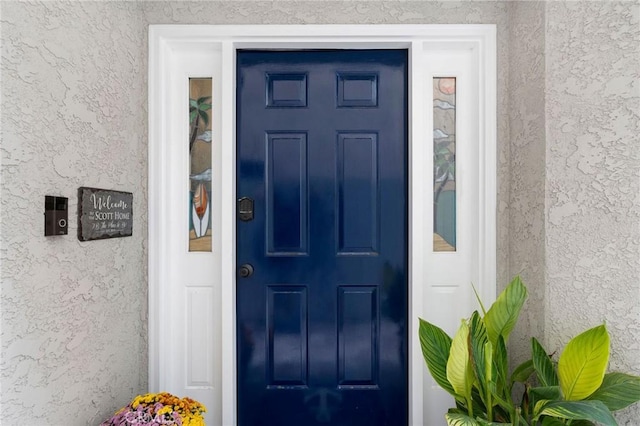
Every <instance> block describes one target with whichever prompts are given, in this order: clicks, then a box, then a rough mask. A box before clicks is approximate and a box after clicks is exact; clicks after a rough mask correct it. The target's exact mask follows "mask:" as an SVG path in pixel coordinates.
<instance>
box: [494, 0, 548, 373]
mask: <svg viewBox="0 0 640 426" xmlns="http://www.w3.org/2000/svg"><path fill="white" fill-rule="evenodd" d="M544 25H545V3H544V2H537V1H536V2H528V1H518V2H511V3H509V83H508V84H509V88H508V101H509V108H508V109H509V179H508V181H509V182H508V185H509V197H508V205H507V206H506V209H507V211H508V212H509V223H508V226H507V227H505V228H506V232H508V241H509V254H508V256H509V277H513V276H515V275H518V274H520V275H521V276H522V279H523V281H524V283H525V285H526V286H527V290H528V292H529V298H528V300H527V302H526V304H525V306H524V308H523V310H522V313H521V315H520V320H519V321H518V324H517V326H516V329H515V330H514V332H513V334H512V335H511V336H512V337H511V339H510V342H509V349H510V354H509V355H510V361H511V364H513V365H518V364H519V363H521V362H523V361H524V360H526V359H529V358H530V357H531V349H530V348H531V337H536V338H538V339H540V340H542V339H544V314H545V312H544V307H545V304H544V295H545V281H544V279H545V269H544V252H545V239H544V227H545V223H544V208H545V204H544V196H545V145H546V143H545V119H544V118H545V117H544V109H545V92H544V90H545V56H544V55H545V51H544V49H545V44H544V43H545V27H544ZM501 228H502V227H501ZM503 232H504V230H503Z"/></svg>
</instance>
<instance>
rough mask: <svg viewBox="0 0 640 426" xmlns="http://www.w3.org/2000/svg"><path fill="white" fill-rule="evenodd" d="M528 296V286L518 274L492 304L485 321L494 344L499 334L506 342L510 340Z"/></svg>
mask: <svg viewBox="0 0 640 426" xmlns="http://www.w3.org/2000/svg"><path fill="white" fill-rule="evenodd" d="M526 298H527V288H526V287H525V286H524V284H522V281H521V280H520V277H518V276H517V277H515V278H514V279H513V280H512V281H511V283H510V284H509V285H508V286H507V288H505V289H504V291H503V292H502V293H500V296H498V299H497V300H496V301H495V302H494V303H493V305H491V308H489V311H488V312H487V314H486V315H485V317H484V323H485V325H486V327H487V334H488V336H489V340H490V341H491V343H492V344H493V345H494V346H495V344H496V342H497V341H498V336H502V337H503V338H504V341H505V343H506V342H508V341H509V334H510V333H511V330H513V327H515V325H516V322H517V321H518V316H519V315H520V310H521V309H522V305H523V304H524V301H525V299H526Z"/></svg>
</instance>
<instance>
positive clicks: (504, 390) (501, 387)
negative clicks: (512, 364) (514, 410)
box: [493, 336, 511, 401]
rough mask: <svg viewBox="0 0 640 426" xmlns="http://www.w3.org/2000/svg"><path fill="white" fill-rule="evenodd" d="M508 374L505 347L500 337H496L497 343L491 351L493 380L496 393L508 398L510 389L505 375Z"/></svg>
mask: <svg viewBox="0 0 640 426" xmlns="http://www.w3.org/2000/svg"><path fill="white" fill-rule="evenodd" d="M508 374H509V360H508V357H507V347H506V345H505V343H504V338H503V337H502V336H499V337H498V342H497V344H496V346H495V348H494V351H493V379H494V381H495V383H496V392H498V394H500V395H501V396H504V397H507V399H508V400H509V401H510V400H511V399H510V398H508V396H509V393H510V391H511V390H510V389H509V387H508V385H507V375H508Z"/></svg>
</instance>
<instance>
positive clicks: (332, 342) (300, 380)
mask: <svg viewBox="0 0 640 426" xmlns="http://www.w3.org/2000/svg"><path fill="white" fill-rule="evenodd" d="M237 82H238V89H237V195H238V198H242V197H246V198H248V199H251V200H253V206H251V203H250V202H249V201H248V200H245V201H244V202H239V203H238V220H237V225H236V226H237V253H236V260H237V264H238V268H239V271H238V280H237V306H236V312H237V332H238V335H237V342H238V344H237V368H238V382H237V392H238V394H237V397H238V413H237V414H238V425H239V426H258V425H264V426H312V425H332V426H358V425H366V426H383V425H385V426H406V425H407V412H408V378H407V204H408V202H407V51H406V50H360V51H356V50H342V51H328V50H320V51H301V52H289V51H287V52H282V51H281V52H265V51H239V52H238V62H237Z"/></svg>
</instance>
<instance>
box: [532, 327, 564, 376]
mask: <svg viewBox="0 0 640 426" xmlns="http://www.w3.org/2000/svg"><path fill="white" fill-rule="evenodd" d="M531 353H532V355H533V368H534V369H535V370H536V373H537V375H538V380H540V383H541V384H542V386H558V375H557V374H556V369H555V367H554V365H553V361H551V358H549V355H547V351H545V350H544V348H543V347H542V345H541V344H540V342H538V340H536V338H535V337H532V338H531Z"/></svg>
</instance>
